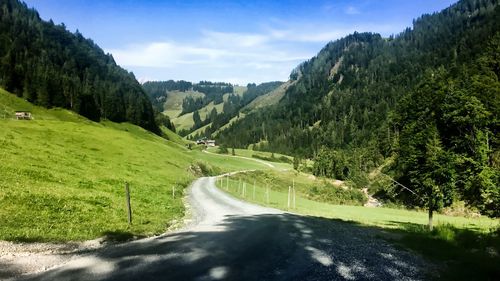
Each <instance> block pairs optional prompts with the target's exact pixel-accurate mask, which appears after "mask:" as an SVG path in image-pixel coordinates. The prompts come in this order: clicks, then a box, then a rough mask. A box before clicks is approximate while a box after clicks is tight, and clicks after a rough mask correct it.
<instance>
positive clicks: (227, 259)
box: [25, 214, 426, 280]
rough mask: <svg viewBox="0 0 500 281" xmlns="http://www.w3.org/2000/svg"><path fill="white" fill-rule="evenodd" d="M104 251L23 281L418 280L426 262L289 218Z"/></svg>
mask: <svg viewBox="0 0 500 281" xmlns="http://www.w3.org/2000/svg"><path fill="white" fill-rule="evenodd" d="M197 229H198V230H199V229H201V231H184V232H176V233H172V234H168V235H165V236H161V237H155V238H147V239H142V240H137V241H133V242H129V243H125V244H121V245H116V246H111V247H108V248H105V249H103V250H102V251H98V252H96V253H93V254H89V255H87V256H84V257H83V258H82V259H80V260H77V261H72V262H70V263H68V264H67V265H65V266H63V267H60V268H56V269H53V270H50V271H48V272H44V273H42V274H39V275H34V276H28V277H26V278H25V279H26V280H401V279H405V280H421V279H426V275H425V271H424V270H423V269H425V268H426V263H425V261H423V260H422V259H421V258H419V257H417V256H415V255H414V254H412V253H409V252H406V251H403V250H398V249H396V248H394V247H392V246H391V245H390V244H388V243H387V242H386V241H385V240H384V239H382V238H380V235H381V234H382V232H381V231H380V230H379V229H377V228H374V227H368V226H363V225H359V224H357V223H353V222H344V221H341V220H334V219H324V218H315V217H304V216H298V215H293V214H265V215H255V216H227V217H225V219H224V220H223V221H221V222H220V223H219V224H218V225H216V227H215V228H214V227H212V226H207V229H206V231H203V225H201V226H199V227H198V228H197Z"/></svg>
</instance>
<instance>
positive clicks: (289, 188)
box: [287, 186, 292, 209]
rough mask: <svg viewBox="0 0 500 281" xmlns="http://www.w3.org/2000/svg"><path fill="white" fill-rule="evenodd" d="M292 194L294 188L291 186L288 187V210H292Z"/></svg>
mask: <svg viewBox="0 0 500 281" xmlns="http://www.w3.org/2000/svg"><path fill="white" fill-rule="evenodd" d="M291 193H292V187H291V186H289V187H288V204H287V206H288V209H290V196H291Z"/></svg>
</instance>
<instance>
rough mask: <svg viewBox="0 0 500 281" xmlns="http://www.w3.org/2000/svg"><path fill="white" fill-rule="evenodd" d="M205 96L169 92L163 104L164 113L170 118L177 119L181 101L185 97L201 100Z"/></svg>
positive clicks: (192, 92)
mask: <svg viewBox="0 0 500 281" xmlns="http://www.w3.org/2000/svg"><path fill="white" fill-rule="evenodd" d="M204 96H205V94H203V93H200V92H196V91H185V92H182V91H169V92H168V93H167V100H166V101H165V103H164V104H163V107H164V109H165V111H164V112H163V113H165V114H167V115H168V116H169V117H170V118H172V119H173V118H176V117H179V115H180V114H181V112H182V101H183V100H184V99H185V98H187V97H193V98H203V97H204Z"/></svg>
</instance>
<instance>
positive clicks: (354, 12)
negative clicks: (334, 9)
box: [344, 6, 361, 15]
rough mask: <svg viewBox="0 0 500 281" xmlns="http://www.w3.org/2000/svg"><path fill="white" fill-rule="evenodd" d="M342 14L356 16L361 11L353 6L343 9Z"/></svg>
mask: <svg viewBox="0 0 500 281" xmlns="http://www.w3.org/2000/svg"><path fill="white" fill-rule="evenodd" d="M344 13H346V14H348V15H358V14H361V11H360V10H359V9H358V8H356V7H354V6H348V7H347V8H345V10H344Z"/></svg>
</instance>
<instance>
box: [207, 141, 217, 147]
mask: <svg viewBox="0 0 500 281" xmlns="http://www.w3.org/2000/svg"><path fill="white" fill-rule="evenodd" d="M205 144H206V145H207V146H215V141H214V140H207V141H206V142H205Z"/></svg>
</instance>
